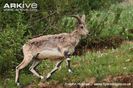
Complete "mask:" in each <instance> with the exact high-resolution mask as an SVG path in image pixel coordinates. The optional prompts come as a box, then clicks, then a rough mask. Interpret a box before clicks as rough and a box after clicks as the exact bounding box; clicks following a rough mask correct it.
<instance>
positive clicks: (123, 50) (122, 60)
mask: <svg viewBox="0 0 133 88" xmlns="http://www.w3.org/2000/svg"><path fill="white" fill-rule="evenodd" d="M23 1H24V2H25V3H33V2H36V3H37V4H38V11H37V12H35V11H3V6H4V4H5V3H11V2H18V3H20V2H23ZM0 11H1V12H0V87H1V88H3V86H4V87H6V88H15V84H14V77H15V67H16V66H17V65H18V64H19V63H20V62H21V60H22V59H23V54H22V45H23V44H24V43H25V42H26V41H27V40H28V39H30V38H33V37H35V36H41V35H47V34H55V33H62V32H71V31H72V30H73V28H74V25H75V21H76V20H75V19H73V18H72V17H70V15H82V14H85V15H86V24H87V28H88V30H89V31H90V33H91V34H90V35H89V36H87V38H86V39H82V40H81V42H80V44H79V45H78V46H77V47H76V52H75V55H76V56H73V57H72V66H73V69H75V72H74V74H72V75H70V74H69V73H67V71H66V69H65V64H63V67H62V68H63V69H62V70H61V71H59V72H57V74H55V75H54V76H53V79H52V80H51V82H52V83H53V82H54V83H65V82H84V81H85V82H87V81H88V80H90V78H92V77H94V79H96V80H98V81H100V80H102V79H103V78H105V77H107V76H109V75H111V76H112V75H113V76H115V75H120V74H132V73H133V67H132V66H133V43H132V40H133V1H132V0H38V1H37V0H13V1H12V0H0ZM125 41H126V43H125ZM123 42H124V43H123ZM53 63H54V62H49V61H46V62H43V63H42V64H41V65H40V66H39V67H38V68H39V71H40V72H41V73H42V74H44V75H46V73H48V72H49V71H50V70H51V69H52V67H53V66H54V64H53ZM27 75H28V77H27ZM67 77H68V78H67ZM31 79H32V82H33V83H36V84H37V83H38V82H39V80H37V79H36V78H35V77H32V74H31V73H30V72H29V71H28V69H27V68H26V69H25V70H24V71H23V72H22V76H21V80H22V82H23V83H28V82H31ZM86 80H87V81H86ZM88 82H90V81H88ZM7 84H8V85H7Z"/></svg>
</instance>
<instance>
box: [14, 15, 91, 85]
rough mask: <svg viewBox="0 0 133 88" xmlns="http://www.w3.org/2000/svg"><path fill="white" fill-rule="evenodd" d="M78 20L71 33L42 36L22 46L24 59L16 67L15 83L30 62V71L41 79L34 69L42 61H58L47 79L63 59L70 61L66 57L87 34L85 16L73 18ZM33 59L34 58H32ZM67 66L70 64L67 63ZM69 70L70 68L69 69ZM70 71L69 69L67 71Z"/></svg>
mask: <svg viewBox="0 0 133 88" xmlns="http://www.w3.org/2000/svg"><path fill="white" fill-rule="evenodd" d="M73 17H75V18H76V19H77V20H78V23H77V26H76V27H75V30H74V31H72V32H71V33H60V34H55V35H44V36H40V37H37V38H33V39H31V40H29V41H28V42H27V43H25V44H24V46H23V53H24V59H23V61H22V62H21V63H20V64H19V65H18V66H17V67H16V79H15V82H16V83H17V84H19V83H18V77H19V70H21V69H23V68H24V67H25V66H27V65H28V64H29V63H30V62H31V61H34V62H33V65H32V66H31V69H30V71H31V72H32V73H33V74H35V75H36V76H38V77H39V78H41V79H43V77H42V76H40V75H39V74H38V73H37V72H36V71H35V70H34V67H35V66H36V65H37V64H38V63H39V62H40V61H41V60H43V59H51V60H59V62H58V63H57V65H56V67H55V68H54V69H53V70H52V71H51V73H50V74H48V76H47V78H49V77H50V76H51V75H52V74H53V72H55V71H56V70H57V69H58V66H59V65H60V64H61V62H62V61H63V60H64V59H67V61H70V58H69V57H68V56H67V55H71V54H72V53H73V52H74V49H75V47H76V46H77V44H78V43H79V41H80V39H81V37H82V36H86V35H87V34H88V30H87V29H86V25H85V15H83V16H82V17H79V16H73ZM34 57H35V58H34ZM67 63H68V65H69V64H70V63H69V62H67ZM69 68H70V67H69ZM69 71H70V69H69Z"/></svg>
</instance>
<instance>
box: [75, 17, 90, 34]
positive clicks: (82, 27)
mask: <svg viewBox="0 0 133 88" xmlns="http://www.w3.org/2000/svg"><path fill="white" fill-rule="evenodd" d="M73 17H75V18H76V19H77V20H78V23H77V26H76V30H77V31H78V33H79V34H80V35H82V36H87V34H88V33H89V31H88V30H87V28H86V24H85V15H82V16H73Z"/></svg>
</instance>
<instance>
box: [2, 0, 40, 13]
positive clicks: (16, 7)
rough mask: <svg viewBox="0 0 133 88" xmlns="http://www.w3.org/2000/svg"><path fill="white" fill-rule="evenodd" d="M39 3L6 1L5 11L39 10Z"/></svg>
mask: <svg viewBox="0 0 133 88" xmlns="http://www.w3.org/2000/svg"><path fill="white" fill-rule="evenodd" d="M37 6H38V5H37V3H35V2H33V3H25V2H22V3H5V4H4V6H3V9H4V11H37Z"/></svg>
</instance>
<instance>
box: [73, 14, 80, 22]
mask: <svg viewBox="0 0 133 88" xmlns="http://www.w3.org/2000/svg"><path fill="white" fill-rule="evenodd" d="M71 17H74V18H76V19H77V20H78V22H79V23H81V20H80V18H79V17H78V16H76V15H73V16H71Z"/></svg>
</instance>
